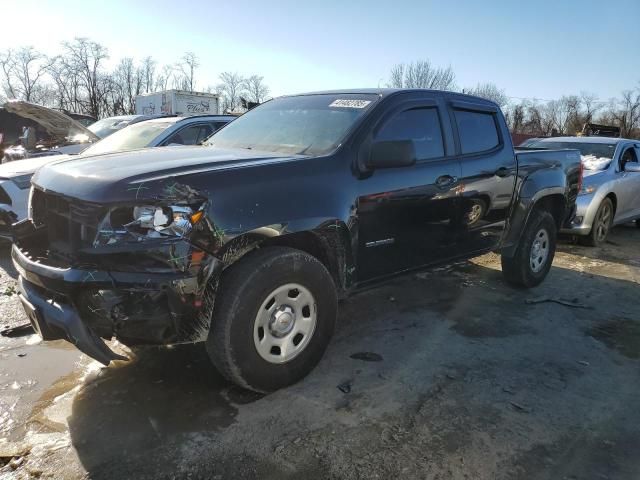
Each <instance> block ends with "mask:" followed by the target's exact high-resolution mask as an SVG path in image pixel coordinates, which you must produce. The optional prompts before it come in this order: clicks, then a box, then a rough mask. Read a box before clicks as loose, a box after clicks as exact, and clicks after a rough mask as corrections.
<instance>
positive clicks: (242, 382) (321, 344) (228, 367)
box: [206, 247, 338, 393]
mask: <svg viewBox="0 0 640 480" xmlns="http://www.w3.org/2000/svg"><path fill="white" fill-rule="evenodd" d="M291 283H293V284H298V285H300V286H302V287H304V288H305V289H307V290H308V291H309V292H310V293H311V294H312V296H313V298H314V300H315V305H316V310H315V312H314V313H315V319H316V322H315V329H314V330H313V331H312V333H311V334H310V338H309V340H307V341H306V346H305V347H304V349H302V350H301V351H300V352H299V353H297V354H296V356H295V357H294V358H292V359H290V360H288V361H286V363H271V362H269V361H267V360H265V359H264V358H263V357H262V356H261V354H260V353H259V352H258V348H257V346H256V343H254V335H255V330H254V326H255V323H256V322H257V315H258V313H259V311H260V308H261V307H262V305H263V303H264V302H265V301H268V297H269V296H270V294H271V292H273V291H274V290H276V289H277V288H279V287H281V286H283V285H287V284H291ZM337 306H338V301H337V292H336V288H335V285H334V282H333V279H332V277H331V275H330V274H329V272H328V271H327V269H326V268H325V267H324V265H323V264H322V263H321V262H320V261H318V260H317V259H316V258H314V257H313V256H311V255H309V254H307V253H305V252H302V251H300V250H296V249H293V248H286V247H267V248H263V249H258V250H256V251H253V252H251V253H249V254H247V255H246V257H245V258H243V259H241V260H240V261H239V262H238V263H237V264H235V265H233V266H232V267H230V268H229V269H228V270H226V271H225V272H224V273H223V276H222V278H221V280H220V284H219V288H218V291H217V293H216V300H215V306H214V311H213V317H212V322H211V328H210V331H209V336H208V338H207V342H206V347H207V352H208V353H209V357H210V358H211V360H212V362H213V364H214V365H215V366H216V368H217V369H218V370H219V371H220V372H221V373H222V374H223V375H224V376H225V377H226V378H228V379H229V380H231V381H232V382H234V383H236V384H237V385H239V386H241V387H243V388H246V389H248V390H253V391H256V392H262V393H268V392H272V391H274V390H277V389H279V388H283V387H286V386H288V385H291V384H293V383H296V382H297V381H299V380H300V379H302V378H303V377H305V376H306V375H307V374H308V373H309V372H311V370H313V368H314V367H315V366H316V365H317V363H318V362H319V361H320V359H321V358H322V355H323V354H324V351H325V350H326V348H327V345H328V344H329V340H330V339H331V336H332V334H333V330H334V326H335V322H336V315H337ZM307 311H308V310H307ZM296 321H300V320H296ZM256 328H257V327H256ZM292 341H294V342H295V339H293V340H292Z"/></svg>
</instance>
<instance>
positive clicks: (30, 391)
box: [0, 335, 89, 441]
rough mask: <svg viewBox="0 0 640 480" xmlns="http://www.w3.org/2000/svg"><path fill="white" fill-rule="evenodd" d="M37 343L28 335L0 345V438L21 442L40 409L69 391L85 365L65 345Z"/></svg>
mask: <svg viewBox="0 0 640 480" xmlns="http://www.w3.org/2000/svg"><path fill="white" fill-rule="evenodd" d="M38 340H39V339H38V337H37V336H36V335H32V336H29V337H22V338H17V339H9V338H2V341H1V342H0V437H2V438H5V439H6V440H8V441H16V440H20V439H22V438H23V437H24V435H25V434H26V432H27V430H28V429H29V428H30V427H31V426H32V425H33V422H34V418H35V417H37V416H38V414H39V413H40V411H41V410H42V408H44V407H46V406H47V404H48V403H49V402H50V400H51V399H52V398H54V397H55V396H57V395H60V394H62V393H64V392H66V391H68V390H70V389H71V388H72V387H73V386H74V384H75V383H76V382H77V380H78V378H79V377H80V376H81V375H82V372H83V368H84V366H85V365H86V364H88V363H89V360H88V359H87V358H86V357H84V356H83V355H82V354H81V353H80V352H79V351H78V350H76V348H75V347H73V346H72V345H70V344H69V343H68V342H65V341H62V340H59V341H55V342H47V343H42V342H38ZM36 428H38V429H39V428H40V426H39V425H38V426H36Z"/></svg>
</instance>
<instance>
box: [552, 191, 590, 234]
mask: <svg viewBox="0 0 640 480" xmlns="http://www.w3.org/2000/svg"><path fill="white" fill-rule="evenodd" d="M594 197H595V194H589V195H579V196H578V198H577V200H576V213H575V216H574V217H573V219H572V220H571V222H570V223H569V224H566V225H564V226H563V228H562V229H561V230H560V232H561V233H567V234H570V235H589V232H591V225H592V224H593V218H594V217H595V214H596V210H597V209H598V205H599V203H598V202H597V201H594Z"/></svg>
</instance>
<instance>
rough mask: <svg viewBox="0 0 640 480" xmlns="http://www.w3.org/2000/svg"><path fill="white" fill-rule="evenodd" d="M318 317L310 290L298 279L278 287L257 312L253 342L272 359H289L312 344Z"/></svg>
mask: <svg viewBox="0 0 640 480" xmlns="http://www.w3.org/2000/svg"><path fill="white" fill-rule="evenodd" d="M317 320H318V314H317V308H316V301H315V298H313V295H312V294H311V292H310V291H309V290H308V289H307V288H305V287H303V286H302V285H299V284H297V283H287V284H286V285H282V286H280V287H278V288H276V289H275V290H274V291H273V292H271V293H270V294H269V295H267V298H266V299H265V301H264V302H262V305H261V306H260V309H259V310H258V314H257V315H256V320H255V322H254V326H253V342H254V344H255V346H256V350H257V351H258V354H260V356H261V357H262V358H264V359H265V360H266V361H267V362H269V363H286V362H288V361H290V360H292V359H293V358H294V357H296V356H297V355H299V354H300V353H301V352H302V351H303V350H304V349H305V348H306V347H307V345H308V344H309V341H310V340H311V337H312V336H313V332H314V331H315V328H316V322H317Z"/></svg>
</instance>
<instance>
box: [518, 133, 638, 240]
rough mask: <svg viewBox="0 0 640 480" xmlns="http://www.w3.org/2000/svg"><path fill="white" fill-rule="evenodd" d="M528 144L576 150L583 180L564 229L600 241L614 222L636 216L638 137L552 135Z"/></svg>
mask: <svg viewBox="0 0 640 480" xmlns="http://www.w3.org/2000/svg"><path fill="white" fill-rule="evenodd" d="M529 147H532V148H549V149H557V148H574V149H577V150H579V151H580V153H581V156H582V164H583V166H584V184H583V186H582V189H581V190H580V195H579V196H578V201H577V212H576V217H575V218H574V220H573V221H572V222H571V224H570V225H568V226H567V228H564V229H563V232H564V233H569V234H572V235H578V236H579V238H580V240H581V242H582V243H584V244H586V245H590V246H598V245H601V244H602V243H604V242H605V241H606V239H607V235H608V234H609V231H610V230H611V228H612V227H613V226H615V225H620V224H622V223H627V222H631V221H634V220H635V221H636V225H638V219H640V163H638V158H640V140H629V139H625V138H617V137H554V138H544V139H538V140H537V141H536V142H534V143H532V144H530V145H529Z"/></svg>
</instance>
